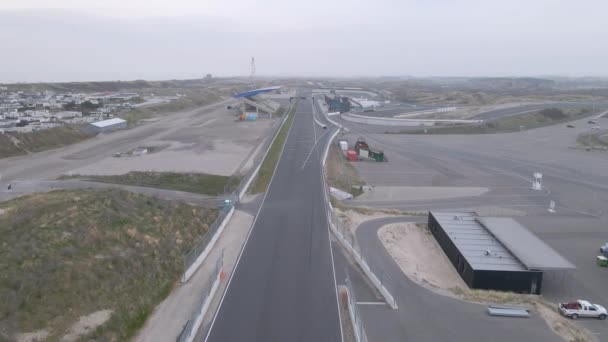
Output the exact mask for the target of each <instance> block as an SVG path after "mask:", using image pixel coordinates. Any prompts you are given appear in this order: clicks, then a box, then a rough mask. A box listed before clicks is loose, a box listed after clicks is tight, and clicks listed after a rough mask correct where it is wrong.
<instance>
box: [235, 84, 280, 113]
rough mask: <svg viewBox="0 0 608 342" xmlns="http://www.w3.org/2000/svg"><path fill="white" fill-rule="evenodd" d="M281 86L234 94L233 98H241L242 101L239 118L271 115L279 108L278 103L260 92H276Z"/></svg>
mask: <svg viewBox="0 0 608 342" xmlns="http://www.w3.org/2000/svg"><path fill="white" fill-rule="evenodd" d="M281 88H282V86H276V87H267V88H260V89H254V90H249V91H246V92H244V93H240V94H236V95H234V98H236V99H242V101H243V103H242V107H241V108H242V110H243V111H242V113H241V120H245V119H246V118H254V117H255V118H257V117H272V115H273V114H274V113H275V112H276V111H277V110H278V109H279V107H280V104H279V103H278V102H276V101H273V100H270V99H265V98H263V97H261V96H260V94H264V93H271V92H276V91H278V90H279V89H281Z"/></svg>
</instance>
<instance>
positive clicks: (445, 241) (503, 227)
mask: <svg viewBox="0 0 608 342" xmlns="http://www.w3.org/2000/svg"><path fill="white" fill-rule="evenodd" d="M428 227H429V230H430V231H431V233H432V234H433V236H434V237H435V239H436V240H437V242H438V243H439V245H440V246H441V248H442V249H443V251H444V252H445V254H446V255H447V256H448V258H449V259H450V261H451V262H452V264H453V265H454V267H455V268H456V271H457V272H458V274H460V276H461V277H462V279H463V280H464V281H465V283H467V285H468V286H469V287H470V288H474V289H488V290H500V291H511V292H517V293H532V294H540V293H541V288H542V282H543V271H546V270H567V269H573V268H574V266H573V265H572V264H571V263H570V262H569V261H568V260H566V259H565V258H564V257H562V256H561V255H559V254H558V253H557V252H556V251H555V250H553V249H552V248H551V247H549V246H548V245H547V244H545V243H544V242H543V241H541V240H540V239H539V238H538V237H537V236H536V235H534V234H533V233H531V232H530V231H529V230H528V229H526V228H525V227H523V226H522V225H520V224H519V223H517V222H516V221H515V220H513V219H511V218H506V217H479V216H477V215H476V214H475V213H471V212H464V213H463V212H430V213H429V219H428Z"/></svg>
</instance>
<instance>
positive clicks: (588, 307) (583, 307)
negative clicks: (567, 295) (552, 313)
mask: <svg viewBox="0 0 608 342" xmlns="http://www.w3.org/2000/svg"><path fill="white" fill-rule="evenodd" d="M557 309H558V310H559V312H560V313H561V314H562V315H564V316H566V317H570V318H572V319H578V318H579V317H590V318H599V319H606V317H608V311H606V308H604V307H603V306H601V305H599V304H591V303H590V302H589V301H586V300H582V299H579V300H576V301H573V302H567V303H559V304H558V305H557Z"/></svg>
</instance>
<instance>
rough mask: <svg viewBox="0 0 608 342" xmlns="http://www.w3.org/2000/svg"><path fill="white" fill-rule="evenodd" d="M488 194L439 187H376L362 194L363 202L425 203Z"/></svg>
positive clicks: (477, 188) (486, 190) (359, 197)
mask: <svg viewBox="0 0 608 342" xmlns="http://www.w3.org/2000/svg"><path fill="white" fill-rule="evenodd" d="M487 192H488V188H482V187H438V186H375V187H373V190H372V191H369V192H366V193H363V194H361V195H360V196H358V197H357V200H361V201H402V200H412V201H423V200H433V199H448V198H458V197H470V196H481V195H483V194H485V193H487Z"/></svg>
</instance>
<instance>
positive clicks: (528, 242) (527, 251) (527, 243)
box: [477, 217, 576, 270]
mask: <svg viewBox="0 0 608 342" xmlns="http://www.w3.org/2000/svg"><path fill="white" fill-rule="evenodd" d="M477 221H479V222H480V223H481V224H482V225H483V226H484V227H485V228H486V229H487V230H488V231H490V233H492V235H494V237H496V238H497V239H498V240H499V241H500V242H501V243H502V244H503V245H504V246H506V247H507V248H508V249H509V250H510V251H511V252H512V253H513V254H515V255H516V256H517V258H518V259H519V261H521V262H522V263H523V264H524V265H525V266H526V267H527V268H528V269H537V270H556V269H573V268H576V267H575V266H574V265H572V263H570V261H568V260H566V258H564V257H563V256H561V255H560V254H559V253H557V252H556V251H555V250H554V249H553V248H551V247H550V246H549V245H547V244H546V243H544V242H543V241H542V240H540V239H539V238H538V237H537V236H536V235H534V233H532V232H531V231H529V230H528V229H526V228H525V227H524V226H522V225H521V224H519V223H518V222H517V221H515V220H513V219H512V218H509V217H479V218H477Z"/></svg>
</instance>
